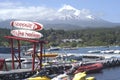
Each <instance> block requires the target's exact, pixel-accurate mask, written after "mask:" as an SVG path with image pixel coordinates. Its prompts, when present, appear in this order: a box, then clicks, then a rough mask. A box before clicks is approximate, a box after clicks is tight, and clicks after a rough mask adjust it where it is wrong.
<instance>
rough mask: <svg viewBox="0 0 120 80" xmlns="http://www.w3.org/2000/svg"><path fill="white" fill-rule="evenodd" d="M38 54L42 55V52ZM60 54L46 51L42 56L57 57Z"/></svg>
mask: <svg viewBox="0 0 120 80" xmlns="http://www.w3.org/2000/svg"><path fill="white" fill-rule="evenodd" d="M37 56H39V57H40V56H41V55H40V53H37ZM56 56H58V53H45V54H42V57H56Z"/></svg>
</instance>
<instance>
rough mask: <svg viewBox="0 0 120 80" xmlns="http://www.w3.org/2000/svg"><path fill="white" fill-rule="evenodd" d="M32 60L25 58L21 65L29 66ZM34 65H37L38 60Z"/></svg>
mask: <svg viewBox="0 0 120 80" xmlns="http://www.w3.org/2000/svg"><path fill="white" fill-rule="evenodd" d="M31 63H32V58H26V59H25V60H24V61H22V64H31ZM35 63H38V60H36V59H35Z"/></svg>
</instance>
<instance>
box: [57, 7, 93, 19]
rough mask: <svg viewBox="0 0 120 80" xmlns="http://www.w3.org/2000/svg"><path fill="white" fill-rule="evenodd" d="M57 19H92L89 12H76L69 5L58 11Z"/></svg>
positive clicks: (84, 10) (83, 10) (76, 10)
mask: <svg viewBox="0 0 120 80" xmlns="http://www.w3.org/2000/svg"><path fill="white" fill-rule="evenodd" d="M58 13H59V14H61V15H59V19H63V20H69V19H76V20H93V19H94V17H93V16H92V14H91V13H90V11H89V10H86V9H82V10H78V9H76V8H74V7H72V6H70V5H64V6H63V7H62V8H60V9H59V10H58Z"/></svg>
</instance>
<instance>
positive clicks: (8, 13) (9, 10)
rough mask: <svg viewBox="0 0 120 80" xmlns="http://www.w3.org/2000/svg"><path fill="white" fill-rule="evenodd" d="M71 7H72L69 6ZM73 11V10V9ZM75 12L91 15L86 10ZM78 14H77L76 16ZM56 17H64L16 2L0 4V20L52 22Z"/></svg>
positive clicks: (38, 7) (52, 11)
mask: <svg viewBox="0 0 120 80" xmlns="http://www.w3.org/2000/svg"><path fill="white" fill-rule="evenodd" d="M69 7H72V6H69ZM74 9H75V8H74ZM75 10H77V12H76V13H75V14H77V15H79V14H80V15H81V16H82V17H83V15H85V16H86V15H91V14H90V11H89V10H87V9H82V10H80V11H79V10H78V9H75ZM78 12H79V14H78ZM58 16H64V15H63V14H62V13H59V11H58V10H55V9H52V8H47V7H40V6H37V7H36V6H22V5H21V3H19V2H16V3H12V2H5V3H0V20H7V19H21V20H33V21H35V20H40V19H45V20H52V19H55V18H58Z"/></svg>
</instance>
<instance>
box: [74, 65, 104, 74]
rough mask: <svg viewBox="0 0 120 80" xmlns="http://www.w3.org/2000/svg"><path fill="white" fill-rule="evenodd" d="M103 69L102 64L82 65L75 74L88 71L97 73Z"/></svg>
mask: <svg viewBox="0 0 120 80" xmlns="http://www.w3.org/2000/svg"><path fill="white" fill-rule="evenodd" d="M102 68H103V64H102V63H89V64H81V66H79V67H78V68H77V69H76V70H75V71H74V74H76V73H79V72H84V71H86V72H87V73H95V72H100V71H101V70H102Z"/></svg>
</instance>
